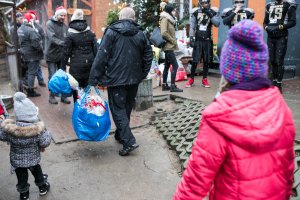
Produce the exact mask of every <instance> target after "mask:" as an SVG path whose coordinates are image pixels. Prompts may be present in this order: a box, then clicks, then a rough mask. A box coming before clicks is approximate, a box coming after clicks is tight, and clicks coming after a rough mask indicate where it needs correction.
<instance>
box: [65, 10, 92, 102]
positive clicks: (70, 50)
mask: <svg viewBox="0 0 300 200" xmlns="http://www.w3.org/2000/svg"><path fill="white" fill-rule="evenodd" d="M96 54H97V39H96V36H95V34H94V33H93V32H92V31H91V30H90V27H89V26H88V25H87V23H86V20H85V19H83V11H82V10H81V9H77V10H75V11H74V13H73V16H72V18H71V22H70V24H69V29H68V33H67V36H66V38H65V42H64V59H63V61H62V67H63V68H65V67H66V64H67V63H68V60H69V59H70V70H69V72H70V74H71V75H72V76H73V77H74V78H75V79H76V80H77V81H78V83H79V87H80V88H85V87H86V86H87V85H88V81H89V75H90V71H91V67H92V64H93V61H94V58H95V56H96ZM77 96H78V91H77V90H73V99H74V103H75V101H76V99H77Z"/></svg>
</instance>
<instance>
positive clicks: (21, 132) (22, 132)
mask: <svg viewBox="0 0 300 200" xmlns="http://www.w3.org/2000/svg"><path fill="white" fill-rule="evenodd" d="M1 126H2V128H3V130H4V131H5V132H6V133H7V134H10V135H12V136H15V137H20V138H21V137H34V136H37V135H39V134H41V133H42V132H43V131H44V130H45V129H46V127H45V124H44V122H42V121H39V122H36V123H25V122H16V121H14V120H12V119H6V120H4V121H3V122H2V124H1Z"/></svg>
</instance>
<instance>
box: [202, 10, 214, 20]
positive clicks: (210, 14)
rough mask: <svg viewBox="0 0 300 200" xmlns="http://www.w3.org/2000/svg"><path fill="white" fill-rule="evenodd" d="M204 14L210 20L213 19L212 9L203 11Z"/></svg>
mask: <svg viewBox="0 0 300 200" xmlns="http://www.w3.org/2000/svg"><path fill="white" fill-rule="evenodd" d="M203 13H205V14H206V15H207V16H208V17H209V18H212V17H213V14H212V12H211V9H203Z"/></svg>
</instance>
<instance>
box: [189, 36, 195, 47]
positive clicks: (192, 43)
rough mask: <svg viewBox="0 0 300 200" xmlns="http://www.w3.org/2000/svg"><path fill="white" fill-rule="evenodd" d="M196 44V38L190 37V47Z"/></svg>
mask: <svg viewBox="0 0 300 200" xmlns="http://www.w3.org/2000/svg"><path fill="white" fill-rule="evenodd" d="M194 46H195V39H194V37H190V47H192V48H194Z"/></svg>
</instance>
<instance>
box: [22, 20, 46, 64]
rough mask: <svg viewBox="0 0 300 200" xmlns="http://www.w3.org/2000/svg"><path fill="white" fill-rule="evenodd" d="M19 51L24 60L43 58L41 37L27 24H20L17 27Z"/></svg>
mask: <svg viewBox="0 0 300 200" xmlns="http://www.w3.org/2000/svg"><path fill="white" fill-rule="evenodd" d="M18 37H19V43H20V51H21V54H22V56H23V60H24V61H37V60H42V59H43V48H42V43H41V42H42V41H41V37H40V35H39V33H38V32H36V31H35V30H34V28H32V26H31V25H29V24H22V26H21V27H20V28H19V29H18Z"/></svg>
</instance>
